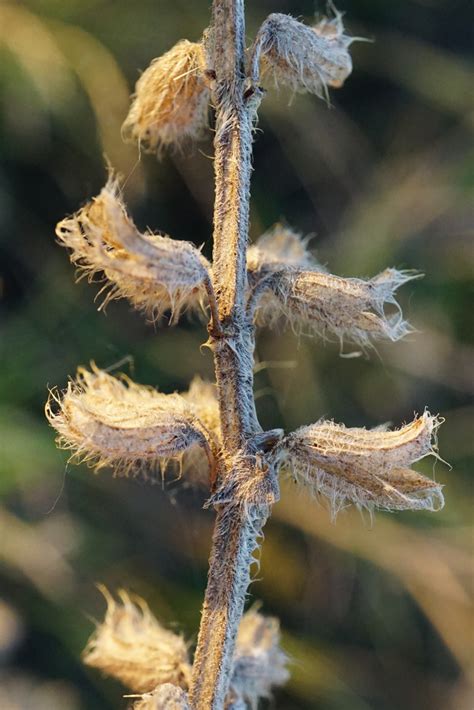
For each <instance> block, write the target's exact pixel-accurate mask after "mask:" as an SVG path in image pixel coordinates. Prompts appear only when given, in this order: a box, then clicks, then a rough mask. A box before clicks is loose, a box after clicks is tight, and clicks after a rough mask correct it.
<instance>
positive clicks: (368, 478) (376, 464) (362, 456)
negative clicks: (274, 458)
mask: <svg viewBox="0 0 474 710" xmlns="http://www.w3.org/2000/svg"><path fill="white" fill-rule="evenodd" d="M439 424H440V422H439V420H438V419H437V418H436V417H433V416H432V415H431V414H429V412H425V413H424V414H423V416H421V417H417V418H415V419H414V420H413V422H411V423H410V424H407V425H406V426H403V427H401V428H400V429H396V430H394V431H384V430H380V429H375V430H366V429H360V428H351V429H349V428H346V427H345V426H344V425H343V424H335V423H334V422H328V421H323V420H322V421H319V422H317V423H316V424H311V425H309V426H303V427H301V428H300V429H297V430H296V431H295V432H293V433H292V434H290V435H289V436H288V437H287V438H286V441H285V442H284V445H283V446H284V452H283V454H282V456H283V460H284V461H286V463H287V464H288V467H289V470H290V472H291V473H292V475H293V476H294V478H295V479H296V480H297V481H298V482H300V483H303V484H305V485H307V486H309V487H310V489H311V490H312V491H313V492H314V493H315V494H320V495H322V496H324V497H325V498H327V499H328V501H329V503H330V507H331V512H332V514H333V516H335V515H336V514H337V512H338V511H339V510H341V509H342V508H344V507H346V506H347V505H350V504H351V503H354V504H355V505H357V506H359V507H363V508H367V509H369V510H373V509H374V508H381V509H384V510H431V511H434V510H439V509H440V508H442V507H443V505H444V499H443V494H442V486H440V485H439V484H437V483H436V482H435V481H432V480H431V479H430V478H427V477H426V476H422V475H421V474H419V473H417V472H416V471H414V470H412V469H411V466H412V464H413V463H415V462H416V461H419V460H420V459H422V458H424V457H425V456H428V455H429V454H434V455H436V444H435V441H434V439H435V433H436V430H437V428H438V426H439Z"/></svg>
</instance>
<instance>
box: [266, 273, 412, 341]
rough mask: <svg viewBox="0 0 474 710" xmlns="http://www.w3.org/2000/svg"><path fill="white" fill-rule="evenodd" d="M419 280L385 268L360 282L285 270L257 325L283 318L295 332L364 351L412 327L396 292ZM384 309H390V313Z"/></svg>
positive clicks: (271, 285)
mask: <svg viewBox="0 0 474 710" xmlns="http://www.w3.org/2000/svg"><path fill="white" fill-rule="evenodd" d="M418 276H419V275H418V274H414V273H412V272H408V271H397V270H396V269H386V270H385V271H383V272H382V273H381V274H379V275H378V276H375V277H374V278H372V279H369V280H367V281H364V280H362V279H356V278H341V277H340V276H334V275H332V274H327V273H323V272H321V271H317V270H315V269H312V270H300V269H284V270H281V271H280V272H279V273H277V274H275V275H274V276H273V278H272V279H271V280H270V281H269V282H268V289H267V295H266V297H265V298H264V299H262V302H261V304H259V311H258V312H257V321H258V322H259V323H262V324H263V323H266V324H269V325H274V324H275V323H278V321H280V320H281V318H283V319H287V320H288V321H289V322H290V324H291V326H292V327H293V329H294V330H295V332H297V333H301V332H304V331H309V332H310V333H316V334H318V335H321V336H323V337H330V336H331V335H332V336H336V338H337V339H338V340H339V342H340V343H341V345H342V343H343V342H344V340H346V339H347V340H349V341H351V342H354V343H356V344H358V345H360V346H361V347H363V348H364V347H370V346H371V345H373V341H375V340H380V339H388V340H391V341H396V340H400V339H401V338H403V337H404V336H405V335H407V334H408V333H410V332H411V328H410V325H409V324H408V323H407V321H406V320H404V318H403V316H402V313H401V309H400V306H399V305H398V303H397V301H396V299H395V292H396V290H397V289H398V288H399V287H400V286H402V285H404V284H405V283H407V282H408V281H410V280H412V279H414V278H418ZM270 290H271V295H269V292H270ZM387 305H391V306H393V308H392V311H391V312H389V313H387V312H386V307H387Z"/></svg>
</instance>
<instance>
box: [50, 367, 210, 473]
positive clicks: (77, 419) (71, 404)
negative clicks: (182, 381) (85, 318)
mask: <svg viewBox="0 0 474 710" xmlns="http://www.w3.org/2000/svg"><path fill="white" fill-rule="evenodd" d="M46 416H47V418H48V420H49V422H50V424H51V426H53V427H54V428H55V429H56V431H57V432H58V435H59V436H58V439H57V442H58V445H59V446H60V447H61V448H64V449H69V450H71V451H72V452H73V454H72V456H73V459H74V460H76V461H77V462H81V461H85V462H87V463H88V464H89V465H90V466H93V467H94V468H95V469H96V470H98V469H100V468H103V467H109V466H110V467H113V468H114V470H115V472H116V473H117V474H119V475H127V474H129V473H143V474H147V473H148V472H149V471H153V470H154V469H155V470H161V471H163V470H164V468H165V467H166V466H167V464H168V463H169V461H178V462H180V463H181V461H182V458H183V455H184V454H188V453H189V452H192V450H193V448H194V447H197V446H200V447H202V448H203V449H204V450H205V451H206V453H207V454H208V456H209V458H211V454H210V448H209V444H208V440H207V434H206V430H205V427H204V426H203V424H202V422H200V420H199V419H198V417H197V416H196V413H195V410H194V409H193V408H192V406H191V405H190V404H189V403H188V402H187V401H186V400H185V399H184V398H183V397H181V396H180V395H179V394H168V395H166V394H162V393H160V392H157V391H156V390H154V389H153V388H151V387H145V386H143V385H136V384H135V383H134V382H132V381H131V380H129V379H128V378H126V377H122V378H120V379H119V378H116V377H112V376H111V375H109V374H107V373H106V372H104V371H103V370H99V369H98V368H96V367H94V366H93V367H92V371H90V372H89V371H88V370H85V369H83V368H80V369H79V370H78V373H77V378H76V380H74V381H72V382H70V383H69V385H68V388H67V390H66V391H65V392H64V393H62V395H61V394H59V393H58V392H56V391H53V392H51V394H50V397H49V400H48V402H47V405H46Z"/></svg>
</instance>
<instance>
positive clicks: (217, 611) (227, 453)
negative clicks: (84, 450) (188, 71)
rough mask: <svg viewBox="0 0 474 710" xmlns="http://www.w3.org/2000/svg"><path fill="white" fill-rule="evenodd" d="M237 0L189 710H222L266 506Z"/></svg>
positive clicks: (236, 1) (228, 15) (217, 222)
mask: <svg viewBox="0 0 474 710" xmlns="http://www.w3.org/2000/svg"><path fill="white" fill-rule="evenodd" d="M244 42H245V23H244V1H243V0H214V3H213V25H212V32H211V35H210V43H211V46H210V47H209V50H210V52H209V53H210V57H211V62H212V66H211V67H210V69H211V70H212V72H213V73H214V74H215V77H216V79H215V81H216V85H215V91H214V104H215V110H216V137H215V143H214V144H215V161H214V165H215V189H216V194H215V208H214V255H213V265H214V266H213V286H214V291H215V294H216V300H217V310H218V322H215V320H214V319H213V323H211V325H210V345H211V348H212V350H213V354H214V365H215V372H216V381H217V387H218V393H219V406H220V415H221V428H222V440H223V447H222V455H221V461H220V466H219V471H218V482H217V483H218V486H221V487H226V488H228V489H229V490H233V491H234V494H233V495H234V497H232V496H231V498H232V499H231V500H227V501H225V502H222V503H219V504H218V505H216V509H217V517H216V525H215V530H214V536H213V543H212V550H211V556H210V562H209V574H208V586H207V590H206V596H205V600H204V605H203V610H202V617H201V626H200V630H199V637H198V644H197V649H196V654H195V660H194V667H193V681H192V687H191V692H190V701H191V706H192V707H193V709H194V710H222V708H223V707H224V703H225V697H226V694H227V691H228V688H229V682H230V673H231V667H232V658H233V654H234V646H235V638H236V635H237V630H238V627H239V623H240V619H241V617H242V613H243V608H244V603H245V594H246V591H247V588H248V585H249V581H250V566H251V564H252V559H253V552H254V550H255V548H256V547H257V545H258V539H259V536H260V534H261V530H262V527H263V525H264V524H265V521H266V518H267V515H268V512H269V508H268V505H267V504H266V502H265V501H264V500H260V501H257V500H256V499H254V500H252V502H249V501H248V500H247V499H246V498H245V496H241V495H239V491H240V490H243V487H244V486H245V484H246V483H248V482H249V481H250V480H251V479H252V478H255V476H256V473H257V459H256V457H255V455H254V454H255V450H254V449H253V448H252V442H253V441H254V440H255V439H254V437H255V436H256V435H257V434H258V433H259V432H261V427H260V426H259V424H258V420H257V416H256V413H255V404H254V398H253V350H254V330H253V326H252V324H251V322H249V320H248V318H247V317H246V313H245V301H246V290H247V268H246V257H247V240H248V221H249V199H250V175H251V151H252V119H253V113H254V111H255V102H254V103H253V105H252V102H251V101H250V100H249V97H248V96H247V95H246V92H245V44H244Z"/></svg>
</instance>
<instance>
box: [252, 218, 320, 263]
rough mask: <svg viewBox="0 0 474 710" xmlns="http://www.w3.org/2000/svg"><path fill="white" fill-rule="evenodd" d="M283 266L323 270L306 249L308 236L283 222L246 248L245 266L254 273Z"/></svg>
mask: <svg viewBox="0 0 474 710" xmlns="http://www.w3.org/2000/svg"><path fill="white" fill-rule="evenodd" d="M285 267H294V268H300V269H304V268H307V269H310V268H317V269H320V270H321V271H323V270H324V269H323V267H322V266H320V265H319V264H317V262H316V261H315V259H314V257H313V256H312V254H311V253H310V252H309V251H308V238H307V237H303V236H302V235H301V234H299V233H298V232H295V231H294V230H293V229H291V227H288V226H287V225H285V224H279V223H277V224H275V225H273V227H272V228H271V229H269V230H268V232H265V233H264V234H262V236H261V237H259V238H258V239H257V241H256V242H255V243H254V244H252V245H251V246H250V247H249V248H248V250H247V268H248V270H249V271H250V272H251V273H254V272H268V271H278V270H279V269H283V268H285Z"/></svg>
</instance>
